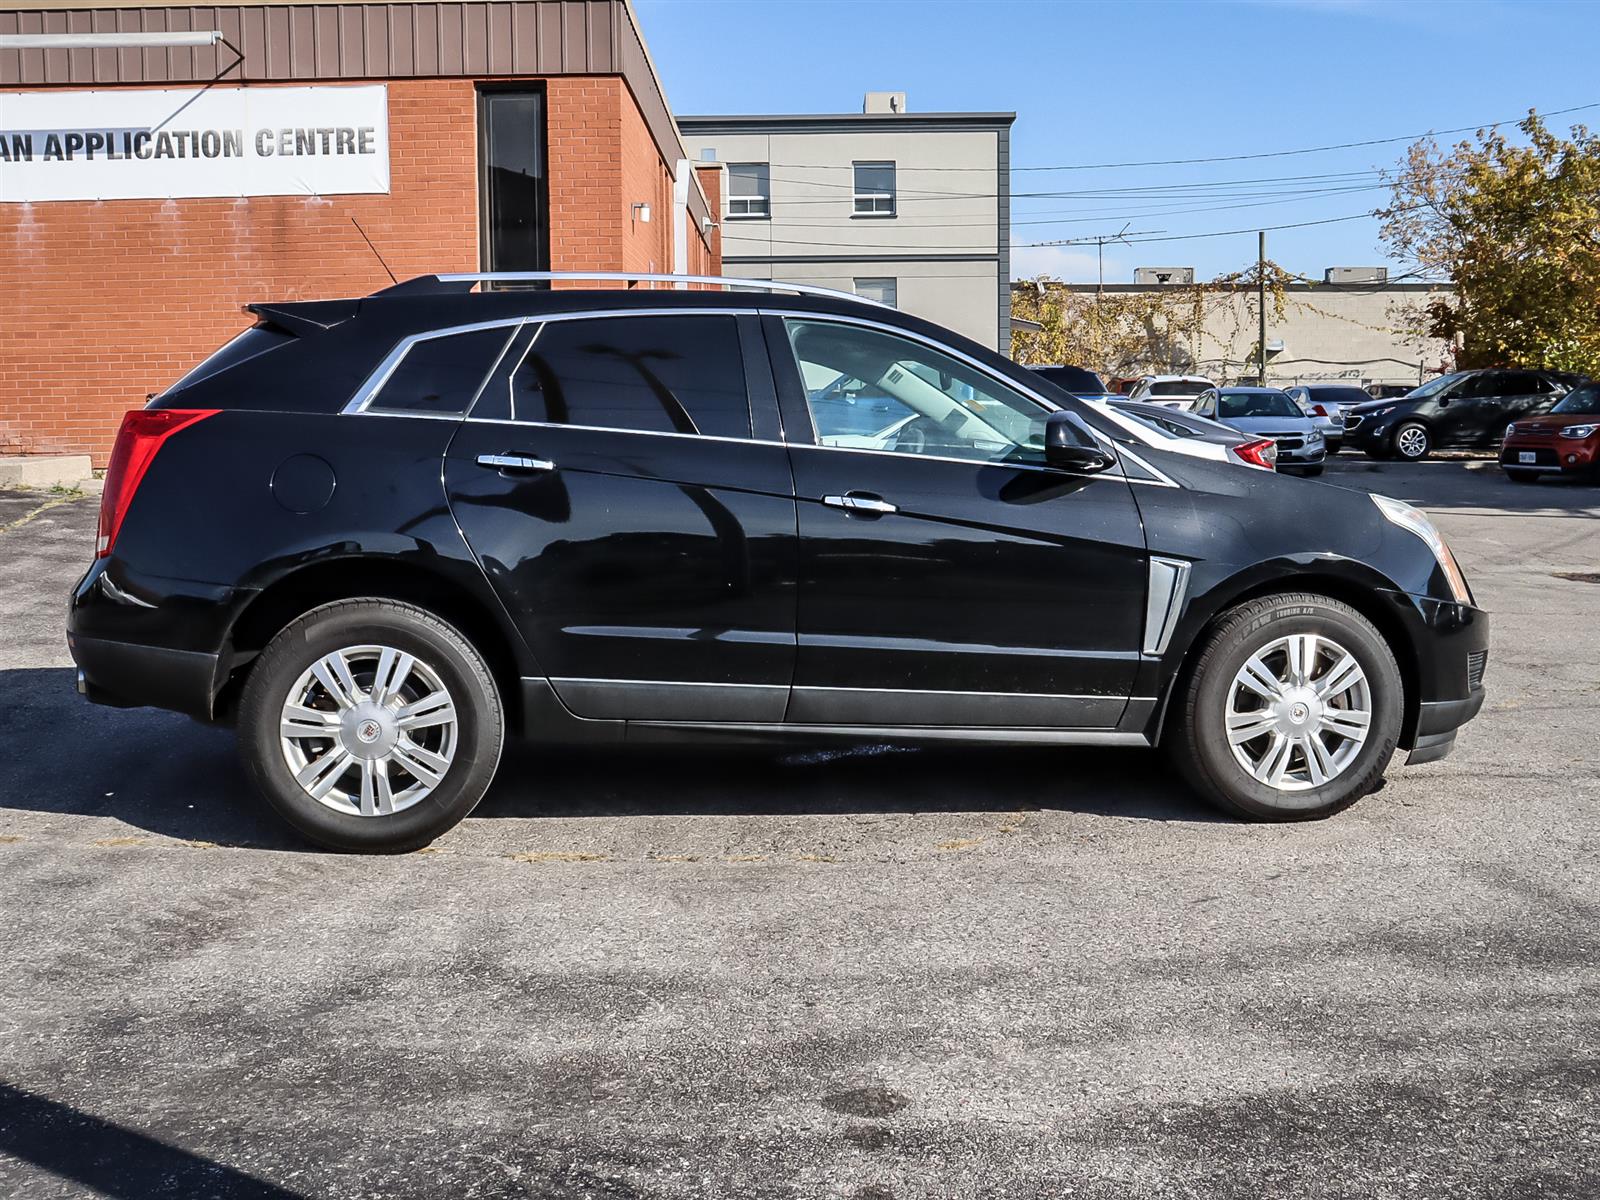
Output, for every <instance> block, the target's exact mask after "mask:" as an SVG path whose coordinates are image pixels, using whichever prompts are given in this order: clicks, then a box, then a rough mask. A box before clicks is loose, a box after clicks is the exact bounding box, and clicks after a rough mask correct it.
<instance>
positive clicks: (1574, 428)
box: [1561, 425, 1600, 438]
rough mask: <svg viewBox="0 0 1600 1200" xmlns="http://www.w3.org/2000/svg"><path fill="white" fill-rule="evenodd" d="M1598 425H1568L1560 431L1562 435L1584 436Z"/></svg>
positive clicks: (1598, 426)
mask: <svg viewBox="0 0 1600 1200" xmlns="http://www.w3.org/2000/svg"><path fill="white" fill-rule="evenodd" d="M1597 429H1600V425H1568V426H1567V427H1566V428H1565V429H1563V430H1562V431H1561V436H1562V437H1569V438H1586V437H1589V436H1591V435H1592V434H1593V433H1594V432H1595V430H1597Z"/></svg>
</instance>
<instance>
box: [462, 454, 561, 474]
mask: <svg viewBox="0 0 1600 1200" xmlns="http://www.w3.org/2000/svg"><path fill="white" fill-rule="evenodd" d="M478 465H479V466H480V467H494V468H495V469H496V470H499V471H554V470H555V469H556V465H555V463H553V462H551V461H550V460H549V459H547V458H530V457H529V456H528V455H526V454H480V455H478Z"/></svg>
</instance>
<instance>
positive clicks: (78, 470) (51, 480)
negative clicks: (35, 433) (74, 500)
mask: <svg viewBox="0 0 1600 1200" xmlns="http://www.w3.org/2000/svg"><path fill="white" fill-rule="evenodd" d="M93 477H94V468H93V466H92V465H91V463H90V461H89V456H88V455H87V454H25V455H20V456H17V457H6V458H0V488H53V487H77V486H79V485H81V484H82V483H83V482H84V480H86V479H92V478H93Z"/></svg>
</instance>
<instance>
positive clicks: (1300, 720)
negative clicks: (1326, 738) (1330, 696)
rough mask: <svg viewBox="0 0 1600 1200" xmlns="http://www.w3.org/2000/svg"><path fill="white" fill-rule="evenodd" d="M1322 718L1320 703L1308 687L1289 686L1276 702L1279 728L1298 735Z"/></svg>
mask: <svg viewBox="0 0 1600 1200" xmlns="http://www.w3.org/2000/svg"><path fill="white" fill-rule="evenodd" d="M1321 719H1322V704H1321V702H1320V701H1318V700H1317V697H1316V693H1314V692H1313V691H1312V690H1311V689H1310V688H1304V687H1297V688H1291V689H1290V690H1289V693H1288V695H1286V696H1284V698H1283V699H1282V700H1281V701H1279V703H1278V722H1279V728H1280V729H1282V730H1283V732H1284V733H1286V734H1290V735H1292V736H1296V737H1298V736H1299V735H1300V734H1303V733H1305V732H1306V730H1308V729H1310V728H1311V727H1312V726H1313V725H1315V724H1316V723H1317V722H1318V721H1319V720H1321Z"/></svg>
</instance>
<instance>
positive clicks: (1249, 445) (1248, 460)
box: [1233, 438, 1278, 471]
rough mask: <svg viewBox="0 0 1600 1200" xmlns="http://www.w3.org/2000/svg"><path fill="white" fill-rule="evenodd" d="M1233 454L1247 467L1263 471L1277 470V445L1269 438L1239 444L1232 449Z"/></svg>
mask: <svg viewBox="0 0 1600 1200" xmlns="http://www.w3.org/2000/svg"><path fill="white" fill-rule="evenodd" d="M1233 452H1234V454H1235V455H1237V456H1238V457H1239V458H1240V459H1242V460H1243V461H1244V462H1245V464H1246V465H1248V466H1252V467H1260V468H1261V469H1262V470H1263V471H1276V470H1277V469H1278V443H1277V442H1275V441H1273V440H1272V439H1271V438H1257V439H1256V440H1255V441H1253V442H1240V443H1239V444H1238V445H1237V446H1234V447H1233Z"/></svg>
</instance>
